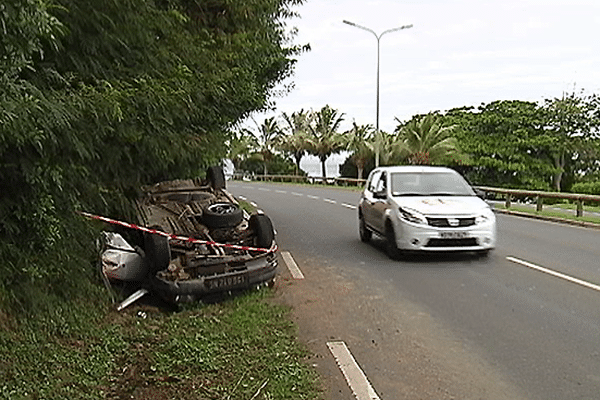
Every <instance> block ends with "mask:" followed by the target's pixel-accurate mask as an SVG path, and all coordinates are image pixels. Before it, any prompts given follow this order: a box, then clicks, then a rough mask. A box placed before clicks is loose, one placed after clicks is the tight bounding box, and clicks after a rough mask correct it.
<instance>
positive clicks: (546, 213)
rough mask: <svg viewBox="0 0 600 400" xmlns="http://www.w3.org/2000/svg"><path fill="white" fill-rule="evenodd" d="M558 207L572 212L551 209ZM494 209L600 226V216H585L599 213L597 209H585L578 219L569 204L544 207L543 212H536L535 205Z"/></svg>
mask: <svg viewBox="0 0 600 400" xmlns="http://www.w3.org/2000/svg"><path fill="white" fill-rule="evenodd" d="M557 206H558V207H559V208H564V209H567V210H572V211H567V212H563V211H560V210H552V209H551V208H552V207H557ZM494 207H495V208H497V209H501V210H509V211H518V212H521V213H526V214H531V215H539V216H542V217H554V218H562V219H567V220H571V221H583V222H591V223H595V224H600V216H594V215H589V214H588V215H586V214H585V211H596V212H597V211H598V208H597V207H592V208H587V209H586V208H585V207H584V214H583V216H581V217H578V216H576V215H575V209H576V206H574V205H573V207H570V205H567V204H561V205H558V204H557V205H553V206H544V208H542V211H536V209H535V205H533V206H526V205H519V204H511V206H510V207H509V208H506V206H505V205H504V204H496V205H495V206H494Z"/></svg>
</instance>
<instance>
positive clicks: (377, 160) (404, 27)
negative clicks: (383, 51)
mask: <svg viewBox="0 0 600 400" xmlns="http://www.w3.org/2000/svg"><path fill="white" fill-rule="evenodd" d="M343 22H344V23H345V24H348V25H351V26H354V27H356V28H359V29H362V30H365V31H367V32H371V33H372V34H373V35H374V36H375V38H376V39H377V102H376V103H377V117H376V118H375V134H376V135H377V136H376V137H377V138H379V39H381V37H382V36H383V35H385V34H386V33H390V32H396V31H401V30H402V29H408V28H412V24H410V25H402V26H399V27H398V28H393V29H388V30H387V31H383V32H381V34H380V35H377V34H376V33H375V32H374V31H372V30H371V29H369V28H366V27H364V26H361V25H358V24H355V23H354V22H350V21H346V20H344V21H343ZM375 166H376V167H379V144H377V145H376V149H375Z"/></svg>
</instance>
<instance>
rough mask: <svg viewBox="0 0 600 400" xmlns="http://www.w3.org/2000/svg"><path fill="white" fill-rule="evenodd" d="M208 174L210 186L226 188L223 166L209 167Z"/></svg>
mask: <svg viewBox="0 0 600 400" xmlns="http://www.w3.org/2000/svg"><path fill="white" fill-rule="evenodd" d="M206 175H207V176H208V181H209V182H210V186H212V188H213V189H214V190H221V189H225V173H224V172H223V168H221V167H218V166H214V167H209V168H208V171H207V172H206Z"/></svg>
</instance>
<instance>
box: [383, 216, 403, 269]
mask: <svg viewBox="0 0 600 400" xmlns="http://www.w3.org/2000/svg"><path fill="white" fill-rule="evenodd" d="M385 239H386V246H385V250H386V252H387V255H388V257H389V258H391V259H392V260H395V261H397V260H399V259H400V258H401V257H402V250H400V249H399V248H398V245H397V244H396V232H394V227H393V226H392V224H391V222H389V221H388V222H387V223H386V224H385Z"/></svg>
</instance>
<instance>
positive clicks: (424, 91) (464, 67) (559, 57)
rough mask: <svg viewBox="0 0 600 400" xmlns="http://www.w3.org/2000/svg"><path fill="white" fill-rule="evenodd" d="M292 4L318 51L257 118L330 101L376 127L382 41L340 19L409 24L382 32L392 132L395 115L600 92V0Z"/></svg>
mask: <svg viewBox="0 0 600 400" xmlns="http://www.w3.org/2000/svg"><path fill="white" fill-rule="evenodd" d="M296 11H297V12H298V13H299V14H300V15H301V18H299V19H293V20H290V21H289V25H290V27H291V26H295V27H297V28H298V31H299V34H298V36H297V38H296V40H295V42H296V43H298V44H305V43H310V46H311V48H312V50H311V51H310V52H308V53H305V54H302V55H301V56H300V57H299V60H298V63H297V65H296V69H295V75H294V76H293V78H292V79H291V81H293V82H294V83H295V89H293V91H292V92H291V93H289V94H288V95H287V96H285V97H282V98H278V99H277V100H276V103H277V109H276V111H275V112H272V113H268V114H259V115H255V116H254V119H255V120H256V122H258V123H261V122H262V121H263V120H264V118H265V116H273V115H281V113H282V112H287V113H292V112H294V111H299V110H301V109H305V110H306V109H313V110H315V111H316V110H319V109H320V108H321V107H323V106H325V105H326V104H328V105H330V106H331V107H333V108H335V109H337V110H339V111H340V112H343V113H344V114H345V122H344V124H343V125H342V130H346V129H349V128H350V127H351V124H352V121H356V122H357V123H358V124H372V125H373V126H375V120H376V88H377V85H376V83H377V80H376V76H377V40H376V38H375V36H374V35H373V34H372V33H369V32H367V31H364V30H361V29H358V28H356V27H353V26H350V25H347V24H344V23H343V22H342V21H343V20H348V21H351V22H353V23H356V24H358V25H362V26H364V27H367V28H370V29H371V30H373V31H375V32H376V33H377V34H378V35H379V34H380V33H381V32H383V31H385V30H388V29H392V28H396V27H399V26H403V25H410V24H412V25H413V27H412V28H410V29H405V30H401V31H396V32H391V33H386V34H385V35H383V36H382V37H381V40H380V80H379V88H380V98H379V105H380V112H379V126H380V129H382V130H385V131H387V132H392V131H393V130H394V128H395V127H396V125H397V123H396V122H395V120H394V118H395V117H397V118H399V119H400V120H408V119H410V118H411V117H412V116H413V115H415V114H422V113H427V112H430V111H435V110H440V111H444V110H448V109H451V108H454V107H462V106H478V105H480V104H481V103H489V102H492V101H495V100H528V101H535V102H539V101H542V100H543V99H551V98H555V97H560V96H561V95H562V94H563V92H572V91H573V90H575V91H580V90H581V89H584V90H585V91H586V92H587V93H598V94H600V0H502V1H497V0H494V1H490V0H307V1H306V2H305V4H304V5H302V6H300V7H297V8H296ZM288 83H289V82H288ZM252 125H253V123H252ZM334 159H335V157H334ZM313 162H314V160H313ZM331 162H332V163H333V162H336V163H339V160H337V159H336V160H335V161H334V160H332V161H331ZM332 168H333V166H332Z"/></svg>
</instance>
